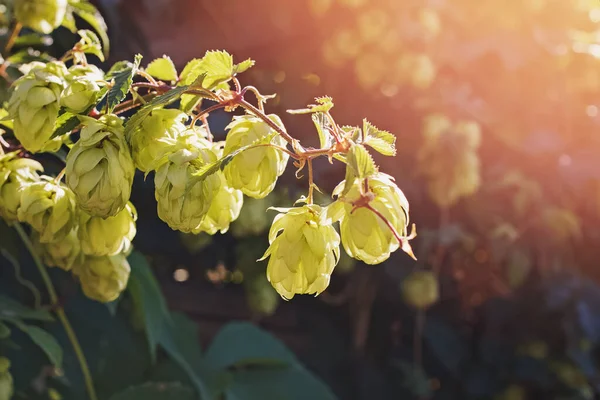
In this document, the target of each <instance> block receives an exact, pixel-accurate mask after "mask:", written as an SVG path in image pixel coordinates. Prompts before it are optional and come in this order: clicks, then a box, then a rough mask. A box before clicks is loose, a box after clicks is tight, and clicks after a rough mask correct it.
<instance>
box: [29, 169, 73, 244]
mask: <svg viewBox="0 0 600 400" xmlns="http://www.w3.org/2000/svg"><path fill="white" fill-rule="evenodd" d="M41 179H42V180H41V181H40V182H34V183H32V184H30V185H28V186H26V187H25V188H24V189H23V191H22V192H21V205H20V206H19V209H18V211H17V216H18V218H19V221H21V222H27V223H28V224H29V225H31V227H32V228H33V229H34V230H36V231H37V232H38V233H39V241H40V242H41V243H52V242H57V241H61V240H63V239H65V237H67V235H68V234H69V233H70V232H71V230H72V229H73V226H74V225H75V222H76V217H77V216H76V205H75V196H74V195H73V192H72V191H71V190H70V189H69V188H68V187H66V186H64V185H63V184H61V183H56V182H54V181H53V180H52V178H50V177H46V176H43V177H42V178H41Z"/></svg>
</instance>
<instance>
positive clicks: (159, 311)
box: [128, 251, 170, 362]
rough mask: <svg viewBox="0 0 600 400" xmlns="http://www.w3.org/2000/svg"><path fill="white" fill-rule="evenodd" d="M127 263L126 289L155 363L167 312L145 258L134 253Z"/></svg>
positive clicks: (167, 316)
mask: <svg viewBox="0 0 600 400" xmlns="http://www.w3.org/2000/svg"><path fill="white" fill-rule="evenodd" d="M128 261H129V265H130V266H131V278H130V279H129V284H128V289H129V292H130V293H131V297H132V298H133V302H134V304H135V306H136V307H137V308H138V309H139V310H140V311H141V314H142V315H143V317H144V327H145V330H146V337H147V338H148V345H149V347H150V356H151V358H152V362H156V346H157V345H158V342H159V339H160V337H161V335H162V331H163V327H164V326H165V325H166V324H167V322H168V321H169V318H170V316H169V310H168V308H167V303H166V301H165V299H164V297H163V294H162V292H161V290H160V286H159V285H158V282H157V281H156V278H155V277H154V274H153V273H152V270H151V268H150V265H148V261H146V258H145V257H144V256H143V255H142V254H141V253H139V252H137V251H134V252H132V253H131V255H130V256H129V258H128Z"/></svg>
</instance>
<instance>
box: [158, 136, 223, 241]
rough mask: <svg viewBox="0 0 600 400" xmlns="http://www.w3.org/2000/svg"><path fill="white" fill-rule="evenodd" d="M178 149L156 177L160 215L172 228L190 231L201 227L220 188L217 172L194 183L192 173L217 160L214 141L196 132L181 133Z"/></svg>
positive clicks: (159, 169)
mask: <svg viewBox="0 0 600 400" xmlns="http://www.w3.org/2000/svg"><path fill="white" fill-rule="evenodd" d="M177 147H178V150H177V151H175V152H174V153H173V154H171V155H169V156H168V157H167V161H166V162H164V163H163V164H162V165H161V166H160V167H158V169H157V170H156V175H155V176H154V185H155V188H156V190H155V197H156V200H157V202H158V217H159V218H160V219H162V220H163V221H165V222H166V223H167V224H168V225H169V226H170V227H171V229H175V230H179V231H182V232H185V233H189V232H192V231H195V230H197V229H198V227H199V226H200V224H201V223H202V219H203V218H204V216H205V215H206V213H207V212H208V210H209V208H210V205H211V203H212V202H213V199H214V197H215V195H216V194H217V192H218V191H219V188H220V185H221V180H220V178H219V176H218V175H217V174H212V175H209V176H207V177H206V178H205V179H203V180H202V181H197V182H195V183H193V178H194V176H193V174H194V173H196V172H198V170H199V169H200V168H201V167H202V166H204V165H206V164H208V163H214V162H216V161H217V156H216V154H215V153H214V152H213V151H212V150H211V144H210V143H209V142H208V141H206V140H204V139H201V138H200V137H198V136H197V135H196V134H193V133H192V134H188V135H185V136H181V137H179V138H178V140H177Z"/></svg>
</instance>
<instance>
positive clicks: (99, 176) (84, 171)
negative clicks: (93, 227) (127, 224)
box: [66, 115, 135, 218]
mask: <svg viewBox="0 0 600 400" xmlns="http://www.w3.org/2000/svg"><path fill="white" fill-rule="evenodd" d="M80 118H81V119H82V121H83V122H84V124H85V126H84V128H83V129H82V130H81V138H80V139H79V141H78V142H77V143H75V145H74V146H73V147H72V148H71V151H70V152H69V154H68V155H67V167H66V169H67V172H66V181H67V185H68V186H69V187H70V188H71V189H72V190H73V192H74V193H75V196H77V202H78V205H79V207H80V208H81V209H82V210H83V211H85V212H87V213H88V214H90V215H93V216H95V217H102V218H107V217H111V216H114V215H116V214H117V213H118V212H119V211H121V210H122V209H123V208H124V207H125V205H126V204H127V202H128V201H129V196H130V195H131V186H132V184H133V176H134V173H135V167H134V166H133V160H132V158H131V154H130V152H129V147H128V145H127V143H126V142H125V139H124V138H123V123H122V121H121V120H120V119H119V117H117V116H116V115H103V116H102V117H100V119H98V120H95V119H93V118H88V117H83V116H82V117H80Z"/></svg>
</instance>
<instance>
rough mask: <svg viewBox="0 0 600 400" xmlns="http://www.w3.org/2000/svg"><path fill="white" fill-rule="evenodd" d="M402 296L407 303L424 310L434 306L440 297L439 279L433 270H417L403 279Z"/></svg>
mask: <svg viewBox="0 0 600 400" xmlns="http://www.w3.org/2000/svg"><path fill="white" fill-rule="evenodd" d="M401 289H402V297H403V298H404V301H405V302H406V304H408V305H410V306H412V307H414V308H416V309H418V310H424V309H427V308H429V307H430V306H432V305H433V304H434V303H435V302H436V301H438V298H439V297H440V294H439V287H438V280H437V278H436V276H435V274H434V273H433V272H430V271H415V272H413V273H411V274H410V275H409V276H407V277H406V278H405V279H404V281H402V286H401Z"/></svg>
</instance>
